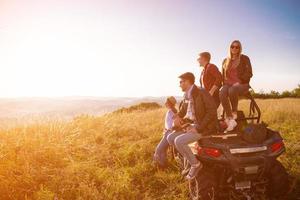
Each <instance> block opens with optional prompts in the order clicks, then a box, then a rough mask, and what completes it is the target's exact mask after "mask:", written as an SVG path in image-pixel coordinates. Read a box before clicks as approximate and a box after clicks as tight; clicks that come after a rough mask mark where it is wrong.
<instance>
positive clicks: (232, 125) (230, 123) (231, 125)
mask: <svg viewBox="0 0 300 200" xmlns="http://www.w3.org/2000/svg"><path fill="white" fill-rule="evenodd" d="M227 125H228V126H227V129H226V130H225V132H228V131H232V130H233V129H234V128H235V127H236V126H237V123H236V121H235V120H234V119H230V120H228V123H227Z"/></svg>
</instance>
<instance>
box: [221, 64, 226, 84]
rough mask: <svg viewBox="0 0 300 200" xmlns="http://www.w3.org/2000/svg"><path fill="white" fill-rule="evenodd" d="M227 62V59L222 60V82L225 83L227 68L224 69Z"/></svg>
mask: <svg viewBox="0 0 300 200" xmlns="http://www.w3.org/2000/svg"><path fill="white" fill-rule="evenodd" d="M225 62H226V59H224V60H223V62H222V84H224V82H225V70H224V64H225Z"/></svg>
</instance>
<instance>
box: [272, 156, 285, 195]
mask: <svg viewBox="0 0 300 200" xmlns="http://www.w3.org/2000/svg"><path fill="white" fill-rule="evenodd" d="M268 179H269V183H268V194H269V197H271V198H275V199H281V198H282V197H284V196H285V195H286V194H287V193H288V191H289V189H290V188H289V186H290V184H289V175H288V173H287V172H286V169H285V168H284V166H283V165H282V164H281V163H280V162H279V161H278V160H276V159H275V160H273V161H272V165H271V166H270V169H269V172H268Z"/></svg>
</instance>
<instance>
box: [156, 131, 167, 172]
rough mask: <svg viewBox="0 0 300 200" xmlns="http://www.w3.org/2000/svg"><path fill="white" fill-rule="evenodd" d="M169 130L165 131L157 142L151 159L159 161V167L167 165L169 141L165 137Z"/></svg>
mask: <svg viewBox="0 0 300 200" xmlns="http://www.w3.org/2000/svg"><path fill="white" fill-rule="evenodd" d="M169 134H170V132H165V133H164V135H163V137H162V138H161V140H160V142H159V143H158V145H157V147H156V149H155V153H154V157H153V159H154V160H155V161H156V162H158V163H159V165H160V166H161V167H165V166H166V165H167V150H168V147H169V143H168V141H167V137H168V136H169Z"/></svg>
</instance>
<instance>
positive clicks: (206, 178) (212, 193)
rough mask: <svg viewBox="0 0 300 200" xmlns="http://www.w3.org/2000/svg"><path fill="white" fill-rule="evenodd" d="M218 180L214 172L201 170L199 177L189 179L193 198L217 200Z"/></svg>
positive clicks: (196, 199) (197, 199) (193, 199)
mask: <svg viewBox="0 0 300 200" xmlns="http://www.w3.org/2000/svg"><path fill="white" fill-rule="evenodd" d="M216 186H217V183H216V180H215V177H214V175H213V174H212V173H210V172H207V171H204V170H201V171H200V172H199V174H198V175H197V177H196V178H195V179H193V180H191V181H189V193H190V199H191V200H216Z"/></svg>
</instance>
